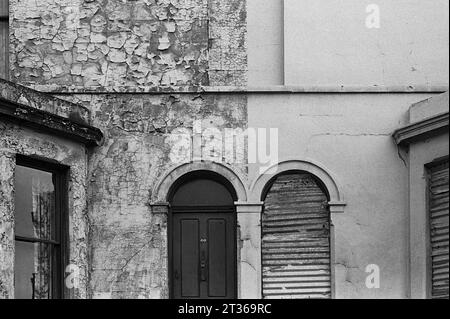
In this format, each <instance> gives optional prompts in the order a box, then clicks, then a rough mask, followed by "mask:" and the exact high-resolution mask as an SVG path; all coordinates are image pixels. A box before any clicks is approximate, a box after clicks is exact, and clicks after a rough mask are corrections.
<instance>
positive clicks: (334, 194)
mask: <svg viewBox="0 0 450 319" xmlns="http://www.w3.org/2000/svg"><path fill="white" fill-rule="evenodd" d="M289 171H303V172H307V173H310V174H312V175H314V176H315V177H317V179H318V180H320V181H321V182H322V183H323V185H324V186H325V188H326V190H327V192H328V196H329V202H328V204H329V207H330V212H331V213H342V212H344V207H345V206H346V203H345V201H344V198H343V195H342V191H341V188H340V187H339V185H338V183H337V182H336V180H335V178H333V177H332V175H331V174H330V173H328V172H327V171H326V170H325V169H324V168H322V167H321V166H319V165H318V164H315V163H312V162H310V161H303V160H287V161H284V162H281V163H279V164H276V165H274V166H272V167H270V168H268V169H267V170H266V172H270V173H267V174H266V173H263V174H261V175H260V176H259V177H258V178H257V179H256V180H255V181H254V182H253V184H252V186H251V187H250V193H249V201H252V202H258V201H261V200H262V197H263V194H264V190H265V189H266V187H267V186H268V185H270V182H271V181H272V180H273V178H274V177H276V176H278V175H280V174H282V173H284V172H289ZM272 172H274V173H272Z"/></svg>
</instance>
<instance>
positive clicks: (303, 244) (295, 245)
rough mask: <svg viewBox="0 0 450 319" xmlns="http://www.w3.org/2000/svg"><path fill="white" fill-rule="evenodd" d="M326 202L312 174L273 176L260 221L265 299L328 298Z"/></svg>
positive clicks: (328, 228)
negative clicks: (273, 179)
mask: <svg viewBox="0 0 450 319" xmlns="http://www.w3.org/2000/svg"><path fill="white" fill-rule="evenodd" d="M327 203H328V198H327V195H326V194H325V192H324V190H323V189H322V188H321V186H320V183H319V182H318V180H317V179H316V178H315V177H314V176H312V175H311V174H306V173H301V172H298V173H289V174H284V175H280V176H278V177H277V178H276V179H275V181H274V182H273V184H272V185H271V187H270V189H269V191H268V193H267V196H266V198H265V208H264V213H263V216H262V267H263V296H264V298H277V299H278V298H279V299H281V298H292V299H300V298H331V265H330V263H331V260H330V213H329V210H328V205H327Z"/></svg>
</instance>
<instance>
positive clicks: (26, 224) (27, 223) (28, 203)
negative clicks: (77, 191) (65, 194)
mask: <svg viewBox="0 0 450 319" xmlns="http://www.w3.org/2000/svg"><path fill="white" fill-rule="evenodd" d="M15 190H16V200H15V205H16V225H15V232H16V236H23V237H33V238H40V239H54V238H53V237H54V236H52V225H54V223H53V221H54V216H55V187H54V185H53V178H52V174H51V173H48V172H44V171H39V170H36V169H33V168H28V167H23V166H19V165H18V166H16V176H15Z"/></svg>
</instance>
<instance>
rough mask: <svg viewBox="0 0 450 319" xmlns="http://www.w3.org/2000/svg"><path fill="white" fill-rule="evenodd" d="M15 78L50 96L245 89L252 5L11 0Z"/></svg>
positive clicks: (213, 0)
mask: <svg viewBox="0 0 450 319" xmlns="http://www.w3.org/2000/svg"><path fill="white" fill-rule="evenodd" d="M10 16H11V22H10V30H11V31H10V51H11V61H10V62H11V78H12V79H13V81H16V82H19V83H21V84H24V85H27V86H35V87H39V88H40V89H45V90H55V91H64V90H75V91H77V90H89V89H94V88H95V89H96V90H99V89H105V90H110V89H113V90H114V91H121V92H122V91H130V90H135V91H139V90H153V89H160V88H162V87H196V86H206V85H212V86H221V85H225V86H232V85H245V83H246V73H247V72H246V70H247V61H246V59H247V58H246V2H245V0H236V1H219V0H209V1H208V0H10Z"/></svg>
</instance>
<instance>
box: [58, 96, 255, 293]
mask: <svg viewBox="0 0 450 319" xmlns="http://www.w3.org/2000/svg"><path fill="white" fill-rule="evenodd" d="M64 97H65V98H70V99H72V100H73V101H74V102H77V103H80V104H81V105H88V106H89V107H90V108H91V111H92V118H93V123H92V124H93V125H94V126H96V127H98V128H100V129H101V130H102V131H103V133H104V135H105V142H104V144H103V145H102V146H101V147H99V148H96V149H95V151H94V152H93V153H91V154H90V160H89V177H88V188H89V194H88V205H89V212H90V218H91V221H92V224H91V226H92V227H91V233H90V236H91V237H90V243H91V245H90V256H91V270H90V271H91V297H93V298H168V293H169V292H168V283H167V278H168V269H167V258H168V256H167V252H168V246H167V217H166V215H165V214H158V213H152V210H151V208H150V207H149V201H150V198H151V195H152V190H153V188H154V187H155V184H156V182H157V181H158V179H159V178H160V177H161V176H162V175H163V174H165V173H167V171H168V170H169V169H170V168H173V167H174V166H177V165H180V164H181V163H176V162H174V161H172V160H171V158H170V156H169V154H170V151H171V149H172V147H173V146H174V143H175V142H176V140H173V139H172V137H171V135H170V134H171V133H172V132H176V130H177V129H180V128H185V129H186V130H187V132H192V129H193V123H194V121H195V120H199V121H201V123H202V127H203V128H207V127H216V128H218V129H219V130H223V129H225V128H240V129H242V130H245V129H246V127H247V98H246V97H245V96H238V95H228V94H227V95H219V96H218V95H210V94H204V95H197V94H194V95H193V94H178V95H177V94H172V95H168V94H164V95H146V94H136V95H134V94H128V95H117V94H108V95H96V94H80V95H73V96H71V97H68V96H64ZM205 142H206V140H205V139H203V140H202V143H203V145H205ZM243 159H244V162H243V163H228V164H229V165H230V166H231V167H232V168H233V169H234V170H235V171H238V172H240V173H241V175H245V174H246V172H247V166H246V162H247V158H246V154H243Z"/></svg>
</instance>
